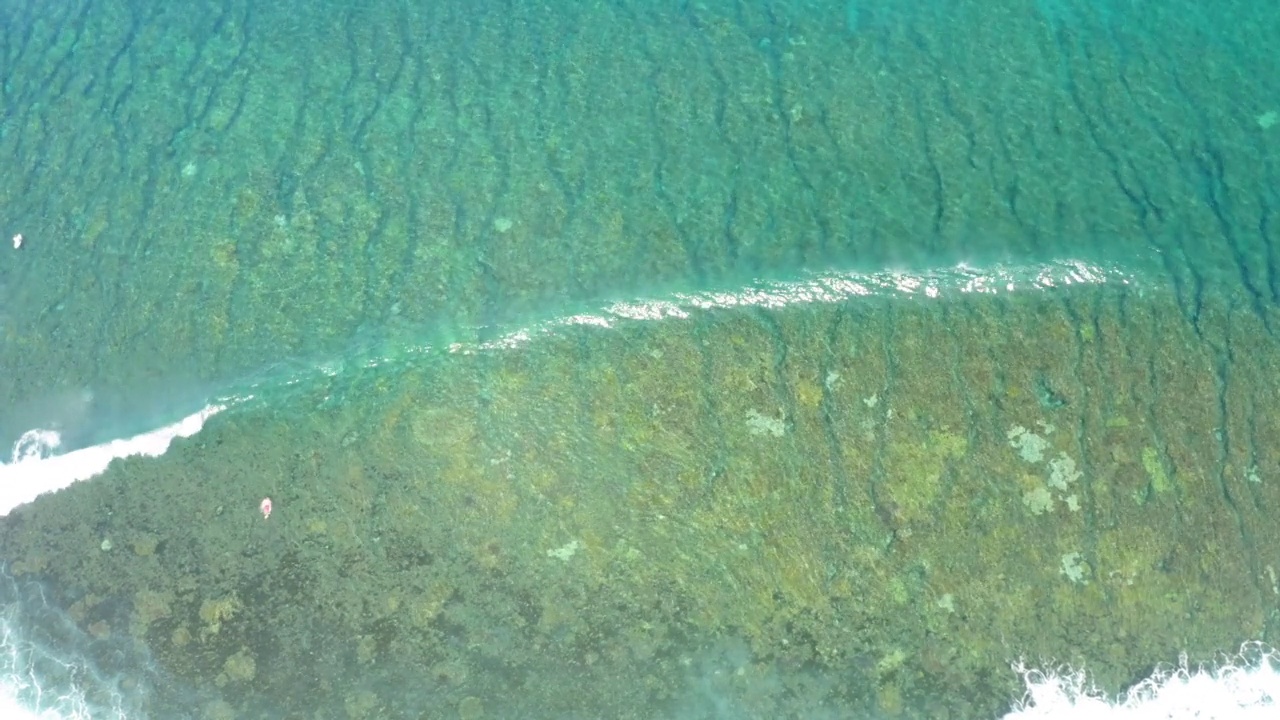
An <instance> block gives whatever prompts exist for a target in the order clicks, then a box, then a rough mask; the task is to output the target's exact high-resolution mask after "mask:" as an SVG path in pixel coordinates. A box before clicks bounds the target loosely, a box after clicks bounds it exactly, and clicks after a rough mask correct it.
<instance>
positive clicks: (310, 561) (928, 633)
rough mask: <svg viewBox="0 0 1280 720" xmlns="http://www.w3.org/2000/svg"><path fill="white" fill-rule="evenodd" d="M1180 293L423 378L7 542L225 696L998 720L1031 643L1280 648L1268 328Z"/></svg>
mask: <svg viewBox="0 0 1280 720" xmlns="http://www.w3.org/2000/svg"><path fill="white" fill-rule="evenodd" d="M1050 300H1052V302H1051V301H1050ZM1160 302H1161V301H1160V300H1159V299H1151V298H1148V299H1146V300H1144V301H1142V302H1140V303H1131V304H1129V305H1128V306H1127V307H1126V309H1125V313H1126V314H1125V316H1124V317H1122V316H1121V315H1120V313H1119V312H1118V310H1117V307H1118V305H1117V304H1116V303H1115V302H1114V301H1113V298H1112V297H1111V296H1109V295H1106V294H1103V293H1101V292H1097V293H1095V292H1093V291H1089V290H1074V291H1071V292H1069V293H1066V292H1064V293H1061V294H1060V295H1058V296H1053V295H1046V296H1044V297H1043V298H1041V299H1032V300H1026V299H1017V300H1008V299H1001V298H973V299H964V300H961V301H957V302H952V303H950V304H947V305H945V306H931V305H927V304H917V303H914V302H909V301H902V302H893V303H883V304H881V303H877V302H862V303H849V304H842V305H831V306H809V307H801V308H792V309H783V310H777V311H769V312H759V311H748V312H743V311H737V310H734V311H708V312H701V313H697V314H695V315H693V316H691V317H689V318H687V319H681V320H667V321H662V322H659V323H653V324H646V323H633V324H622V325H619V326H617V327H614V328H613V329H609V330H601V329H596V328H579V329H572V330H568V331H565V332H562V333H559V334H553V335H548V336H544V337H541V338H538V339H536V340H535V341H532V342H529V343H528V344H526V345H524V346H522V347H516V348H511V349H506V350H502V351H495V352H478V353H474V354H445V355H440V356H438V357H431V358H427V359H419V360H418V361H416V364H411V365H404V366H402V367H399V368H395V369H379V370H375V371H369V372H368V373H367V374H365V375H361V376H356V377H349V378H347V379H345V380H342V381H341V382H342V383H344V384H343V386H342V388H340V389H339V388H337V386H336V383H338V382H339V380H337V379H331V380H327V381H325V382H324V383H321V384H318V385H316V386H314V387H311V388H310V389H308V390H307V391H306V392H303V393H301V394H298V395H296V396H294V397H292V398H290V399H288V400H287V401H283V400H282V401H281V403H280V405H281V407H276V408H273V409H271V410H267V409H246V410H243V411H240V412H236V411H231V412H228V413H227V414H225V415H224V416H221V417H220V418H218V419H216V420H215V421H213V422H212V423H211V425H210V426H209V427H208V428H207V429H206V430H205V431H204V432H202V433H201V434H199V435H198V436H196V437H195V438H193V439H191V440H189V441H186V442H185V443H183V444H181V445H180V446H179V447H176V448H175V449H174V450H173V451H172V452H171V453H170V454H169V455H168V456H166V457H165V458H163V459H162V460H160V461H126V462H121V463H118V464H116V465H115V466H113V467H112V469H111V470H110V471H109V472H108V474H107V475H106V476H104V477H102V478H99V479H96V480H94V481H92V482H89V483H82V484H79V485H76V486H74V487H72V488H71V489H69V490H67V491H64V492H62V493H60V494H58V495H55V496H51V497H47V498H44V499H42V500H41V501H40V502H38V503H36V504H34V505H31V506H29V507H27V508H25V509H22V510H20V511H18V512H16V513H15V514H14V515H13V516H11V517H10V518H7V519H6V520H5V521H4V523H3V524H2V525H0V533H2V534H0V548H3V561H4V562H5V563H6V565H7V567H8V569H9V571H10V572H11V573H13V574H16V575H19V576H28V577H31V578H37V577H38V578H43V579H45V580H47V581H48V582H49V584H50V587H52V588H56V589H57V593H58V596H59V598H60V599H61V601H63V602H64V603H65V604H66V606H68V607H69V608H70V611H71V616H72V617H73V618H74V619H75V621H76V622H77V623H78V625H79V626H80V627H81V628H82V629H83V631H84V632H86V633H89V634H92V635H94V636H100V637H103V638H115V639H130V640H136V641H138V642H142V643H145V644H146V645H147V646H148V647H149V648H150V649H151V652H152V653H153V654H154V657H155V660H156V662H157V663H158V667H160V668H162V669H163V670H164V671H165V672H166V673H169V674H170V675H171V677H172V685H171V686H170V688H169V690H168V692H170V693H172V695H168V696H167V695H166V691H165V690H163V689H161V690H158V691H157V693H156V697H157V700H156V702H157V703H163V702H174V703H176V702H179V700H178V697H179V693H178V691H177V690H175V689H174V688H179V687H183V686H188V685H193V686H202V687H206V688H212V689H211V690H210V691H209V692H210V693H211V694H210V697H216V698H218V699H216V700H208V701H207V703H206V704H205V706H203V708H204V712H206V713H207V714H209V715H210V716H219V714H220V713H223V714H225V713H229V712H231V713H234V714H236V715H237V716H240V715H241V714H242V713H245V712H247V711H248V710H249V709H250V708H262V709H266V710H270V709H272V708H275V709H279V710H281V711H283V709H285V708H289V709H292V710H298V709H300V708H312V709H315V711H316V712H320V713H321V714H320V715H319V716H323V717H339V716H340V715H337V714H333V712H332V709H333V708H339V707H340V708H343V709H344V710H343V712H344V713H345V714H346V715H347V716H349V717H418V716H419V715H420V714H421V713H423V712H426V711H428V710H431V709H436V710H438V709H440V708H446V709H449V708H456V709H457V711H459V712H462V713H463V714H464V715H468V716H471V717H480V716H485V714H486V713H487V714H488V716H496V717H503V716H507V717H510V716H514V714H519V715H521V716H523V717H564V716H566V715H572V714H580V715H581V714H586V715H596V716H608V717H650V716H652V713H653V712H654V711H655V709H657V710H662V709H664V708H665V709H666V711H671V712H685V713H688V714H690V715H691V716H695V717H696V716H698V715H697V714H696V713H698V712H703V711H707V712H709V710H707V708H709V707H712V705H709V704H708V703H712V704H714V703H720V704H719V705H715V707H728V708H733V709H735V712H740V713H741V716H743V717H783V716H798V715H802V714H805V713H808V712H816V711H817V710H818V709H820V708H827V709H831V708H836V709H838V710H840V711H842V712H843V711H848V712H854V711H874V712H876V713H882V714H885V715H888V716H895V715H901V716H907V717H914V716H920V715H921V714H928V713H930V712H934V711H936V710H937V708H938V707H940V706H938V705H937V703H939V702H941V700H940V698H945V699H946V700H945V703H946V705H947V707H948V708H950V710H951V712H954V713H956V715H955V716H961V717H968V716H977V715H990V714H992V713H996V712H999V710H1000V709H1001V708H1002V707H1003V705H1004V703H1007V702H1008V699H1009V698H1010V697H1014V696H1016V694H1017V691H1018V688H1019V682H1020V679H1019V678H1018V677H1017V676H1016V675H1015V674H1014V673H1013V672H1012V671H1011V669H1010V663H1011V662H1014V661H1016V660H1018V659H1020V658H1026V659H1029V660H1032V661H1034V660H1037V659H1042V658H1052V659H1055V660H1057V661H1063V662H1083V661H1087V662H1088V663H1089V668H1090V670H1091V671H1092V672H1093V674H1094V676H1095V678H1096V679H1097V680H1098V681H1099V682H1101V683H1102V684H1103V685H1104V686H1105V687H1108V688H1111V689H1118V688H1119V687H1121V686H1122V685H1123V684H1125V683H1126V682H1129V681H1130V680H1131V679H1132V678H1134V677H1135V676H1137V675H1138V674H1140V673H1143V672H1145V671H1146V669H1148V668H1149V667H1150V666H1151V665H1153V664H1156V663H1159V662H1167V661H1173V660H1176V658H1177V656H1178V654H1179V653H1180V652H1183V651H1186V652H1189V653H1190V654H1191V655H1192V657H1202V658H1207V657H1209V656H1211V655H1212V653H1214V652H1217V651H1224V650H1232V649H1234V647H1235V645H1236V644H1237V643H1238V642H1239V641H1240V640H1243V639H1246V638H1251V637H1263V638H1265V637H1270V635H1271V633H1272V632H1274V629H1275V628H1274V622H1275V614H1274V610H1275V607H1276V602H1277V597H1278V589H1280V588H1278V587H1277V581H1276V579H1275V578H1276V570H1275V563H1276V562H1277V560H1276V558H1274V557H1273V554H1272V553H1270V552H1269V551H1268V550H1267V548H1273V547H1277V546H1278V545H1277V541H1278V538H1276V537H1275V535H1276V529H1275V528H1276V526H1275V524H1274V523H1273V522H1271V520H1270V518H1271V517H1273V516H1274V512H1275V508H1276V507H1277V504H1278V503H1280V490H1278V489H1277V482H1278V480H1280V478H1276V477H1275V476H1273V474H1272V473H1271V472H1270V471H1269V470H1268V469H1269V468H1275V467H1276V466H1277V464H1276V461H1277V458H1276V457H1275V455H1274V453H1275V448H1274V447H1272V446H1271V445H1270V444H1269V443H1266V442H1265V440H1264V439H1265V438H1267V437H1276V436H1277V435H1276V433H1277V430H1280V429H1278V428H1276V427H1275V424H1276V422H1277V417H1276V415H1275V414H1274V413H1272V412H1270V410H1269V408H1271V407H1275V404H1276V401H1277V398H1275V397H1273V395H1274V394H1275V392H1276V389H1275V386H1274V384H1273V383H1269V382H1266V379H1267V378H1268V377H1271V376H1273V374H1274V370H1275V369H1274V368H1273V367H1271V365H1270V361H1269V360H1268V358H1271V357H1274V348H1271V347H1268V346H1267V343H1268V342H1269V341H1266V340H1265V339H1263V338H1265V335H1263V334H1261V333H1256V332H1252V331H1250V330H1249V329H1248V328H1249V326H1250V322H1251V318H1252V317H1253V316H1252V315H1244V316H1237V315H1233V314H1231V313H1230V311H1228V310H1225V309H1224V310H1222V313H1223V315H1222V317H1221V319H1222V320H1223V322H1222V323H1221V324H1220V325H1218V326H1220V327H1223V328H1226V330H1224V331H1223V334H1222V335H1219V336H1206V335H1204V334H1197V333H1196V332H1194V330H1193V329H1192V328H1191V326H1190V325H1189V324H1187V323H1186V322H1184V320H1183V319H1182V318H1181V317H1180V316H1179V315H1177V314H1176V313H1171V312H1168V311H1166V310H1165V309H1163V308H1161V307H1160V305H1159V303H1160ZM1136 316H1141V317H1136ZM1228 321H1229V322H1228ZM1226 347H1231V348H1232V349H1233V352H1231V353H1230V354H1226V353H1223V352H1221V351H1220V349H1221V348H1226ZM335 397H340V398H341V401H335ZM265 495H270V496H271V497H272V498H274V500H275V507H276V509H275V511H274V513H273V514H272V516H271V518H270V519H269V520H264V519H263V518H262V517H261V515H260V514H259V513H258V512H257V500H258V499H259V498H260V497H262V496H265ZM406 688H412V690H411V691H410V690H406ZM319 708H329V710H327V711H321V710H319ZM266 710H264V711H266ZM451 711H452V710H451ZM324 712H329V714H328V715H325V714H323V713H324Z"/></svg>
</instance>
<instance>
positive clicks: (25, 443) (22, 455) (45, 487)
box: [0, 405, 225, 517]
mask: <svg viewBox="0 0 1280 720" xmlns="http://www.w3.org/2000/svg"><path fill="white" fill-rule="evenodd" d="M223 409H225V406H223V405H209V406H207V407H205V408H204V409H203V410H200V411H199V412H196V413H192V414H191V415H188V416H187V417H185V418H183V419H181V420H179V421H178V422H176V423H173V424H171V425H166V426H164V427H162V428H158V429H156V430H152V431H150V432H146V433H142V434H140V435H135V436H133V437H130V438H123V439H120V440H112V441H110V442H106V443H102V444H101V445H94V446H91V447H86V448H81V449H79V450H73V451H72V452H69V453H64V454H61V455H59V454H57V449H58V446H59V445H60V444H61V442H62V440H61V436H60V435H59V434H58V432H57V431H56V430H48V429H33V430H29V431H27V432H25V433H23V434H22V437H21V438H19V440H18V442H17V443H15V444H14V447H13V451H12V453H11V458H10V461H9V462H8V463H0V517H3V516H5V515H8V514H9V512H10V511H12V510H13V509H14V508H16V507H18V506H19V505H24V504H26V503H29V502H31V501H32V500H35V499H36V498H37V497H39V496H40V495H43V494H45V493H48V492H54V491H56V490H61V489H63V488H65V487H67V486H68V485H71V484H72V483H74V482H77V481H80V480H87V479H89V478H92V477H94V476H96V475H100V474H102V472H103V471H104V470H106V469H107V466H108V465H110V464H111V461H112V460H115V459H117V458H125V457H130V456H132V455H146V456H151V457H158V456H160V455H163V454H164V453H165V452H166V451H167V450H168V449H169V444H170V443H171V442H173V440H174V438H180V437H190V436H192V435H194V434H196V433H197V432H200V428H202V427H204V423H205V421H206V420H208V419H209V418H210V417H212V416H213V415H215V414H217V413H219V412H221V411H222V410H223Z"/></svg>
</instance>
